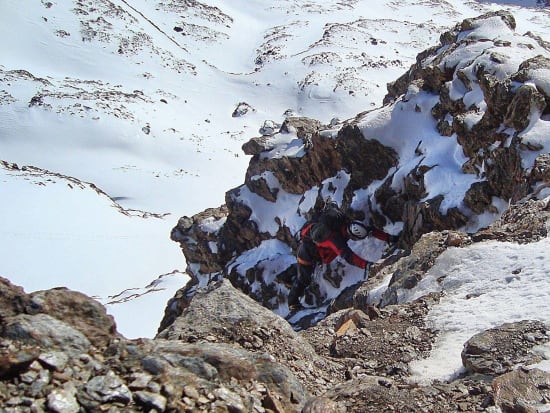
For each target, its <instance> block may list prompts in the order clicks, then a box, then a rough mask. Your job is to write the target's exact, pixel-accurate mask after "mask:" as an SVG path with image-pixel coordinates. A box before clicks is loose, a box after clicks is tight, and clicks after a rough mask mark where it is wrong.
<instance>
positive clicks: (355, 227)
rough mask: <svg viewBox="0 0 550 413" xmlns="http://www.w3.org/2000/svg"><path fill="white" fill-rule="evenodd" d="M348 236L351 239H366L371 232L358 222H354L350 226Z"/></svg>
mask: <svg viewBox="0 0 550 413" xmlns="http://www.w3.org/2000/svg"><path fill="white" fill-rule="evenodd" d="M347 230H348V234H349V236H350V238H351V239H354V240H358V239H365V238H366V237H367V235H368V234H369V231H368V229H367V227H366V226H365V225H363V224H362V223H360V222H358V221H352V222H350V223H349V224H348V228H347Z"/></svg>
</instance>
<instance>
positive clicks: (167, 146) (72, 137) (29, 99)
mask: <svg viewBox="0 0 550 413" xmlns="http://www.w3.org/2000/svg"><path fill="white" fill-rule="evenodd" d="M0 7H1V10H2V17H1V19H2V25H0V36H1V38H2V39H3V40H2V52H3V53H2V56H3V60H2V65H1V66H0V76H1V84H2V88H1V89H2V92H1V94H0V102H1V106H0V108H1V109H0V130H1V133H0V159H2V160H3V161H6V162H8V163H9V164H11V163H16V164H17V165H18V167H19V168H22V167H23V166H24V165H31V166H34V167H37V168H40V169H41V170H46V171H50V172H51V173H54V174H57V175H60V176H64V177H68V180H69V182H72V181H73V180H77V181H79V182H82V183H83V185H84V186H85V189H83V191H80V192H77V191H76V190H73V189H71V188H69V187H68V186H64V189H65V191H63V194H62V195H60V194H59V193H58V192H57V191H51V192H49V191H50V189H48V193H49V195H48V199H50V201H48V202H45V201H42V198H41V197H42V196H43V194H42V191H41V190H42V189H43V188H41V186H42V185H39V186H38V185H37V186H36V187H35V188H34V189H33V190H31V191H30V194H29V198H28V199H29V200H28V201H27V202H25V203H22V202H19V203H12V204H4V205H3V207H2V211H1V212H2V214H3V216H7V217H10V218H9V219H10V221H12V222H16V223H17V224H18V229H17V235H16V237H15V238H14V237H13V233H14V232H13V231H11V235H10V232H8V231H6V230H4V231H3V232H2V236H1V240H2V247H3V248H2V256H1V257H0V258H1V261H2V262H3V263H4V264H3V266H2V267H0V272H1V273H2V275H4V276H6V277H8V278H10V279H11V280H13V281H14V282H16V283H19V284H22V285H23V286H24V287H25V288H27V289H30V290H34V289H36V288H46V287H48V286H56V285H59V284H63V285H75V286H78V287H79V288H81V289H82V290H83V291H85V292H88V293H89V294H91V295H94V296H100V297H101V298H102V300H104V302H109V301H111V300H110V299H109V298H108V297H109V296H115V295H117V294H118V293H120V292H121V290H122V289H134V288H135V289H139V290H140V291H142V290H141V289H143V291H147V289H146V288H145V287H146V286H147V285H149V284H151V282H152V281H153V280H155V278H157V277H160V275H161V274H169V273H172V272H173V271H174V269H182V267H184V263H183V262H182V259H181V256H180V254H179V251H178V250H177V246H176V245H174V243H173V242H171V241H170V240H169V239H168V237H169V233H170V229H171V228H172V227H173V225H174V224H175V223H176V217H177V216H180V215H182V214H187V215H192V214H194V213H196V212H198V211H201V210H203V209H205V208H207V207H211V206H217V205H220V204H221V203H223V202H224V193H225V191H226V190H228V189H229V188H232V187H235V186H237V185H239V184H240V183H241V182H242V176H243V173H244V171H245V169H246V166H247V163H248V159H247V158H246V157H245V156H243V155H242V152H241V149H240V147H241V145H242V144H243V143H244V142H246V141H247V140H248V139H249V138H250V137H252V136H255V135H256V134H257V131H258V129H259V128H260V127H261V126H262V124H263V122H264V120H273V121H274V122H276V123H281V122H282V121H283V120H284V118H285V113H286V114H287V115H288V114H291V115H306V116H311V117H315V118H318V119H322V120H323V122H327V123H328V122H329V121H330V120H331V119H332V118H333V117H338V118H341V119H345V118H350V117H352V116H355V114H356V113H358V112H361V111H364V110H365V109H372V108H374V107H377V106H379V105H381V102H382V99H383V96H384V95H385V93H386V89H385V84H386V83H387V82H390V81H393V80H395V79H396V78H398V77H399V76H400V75H401V74H402V73H403V72H404V71H405V70H406V69H407V68H408V67H409V66H410V65H411V64H412V63H414V61H415V57H416V54H417V53H418V52H419V51H421V50H423V49H425V48H426V47H429V46H430V45H433V44H435V43H436V41H437V38H438V37H439V35H440V33H442V32H443V31H444V30H446V29H447V27H449V26H451V25H452V24H454V23H455V22H457V21H459V20H461V19H462V18H463V17H472V16H475V15H478V14H481V13H482V12H484V11H487V10H494V9H496V8H497V7H498V6H496V5H494V4H479V3H475V2H470V3H467V4H463V3H462V2H461V3H458V2H456V3H455V2H445V3H440V2H438V3H437V4H432V2H423V3H418V2H411V4H409V3H408V2H405V3H403V2H401V3H400V4H396V3H395V2H392V1H380V2H376V3H375V4H373V3H372V2H368V1H358V2H349V3H343V2H339V1H330V2H320V1H319V2H308V3H307V4H306V5H303V4H301V3H298V2H293V1H286V2H279V3H277V5H273V4H272V3H271V2H261V1H255V2H230V3H229V2H222V1H218V2H214V1H213V2H208V3H201V2H197V1H191V2H185V3H184V4H183V5H182V4H176V3H173V2H150V1H138V2H131V3H130V2H124V1H112V2H111V1H101V2H93V3H86V2H81V1H75V2H72V3H54V2H47V1H42V2H34V3H32V4H31V5H29V6H28V7H25V8H24V9H23V8H21V7H20V4H19V2H17V1H15V0H7V1H4V2H3V3H2V6H0ZM426 7H428V8H429V9H428V10H429V12H426ZM509 7H511V8H512V9H514V11H517V13H516V14H515V16H516V20H517V21H518V31H519V32H520V33H523V32H525V31H527V30H531V31H533V32H534V33H535V34H537V35H539V36H543V37H544V35H545V34H546V33H547V32H548V24H549V23H548V21H549V19H548V18H547V17H548V11H547V10H546V9H540V8H539V9H522V8H517V7H515V6H509ZM241 102H246V103H247V104H248V105H250V107H251V108H252V109H250V110H249V111H248V113H246V114H245V115H244V116H235V117H233V116H232V114H233V113H234V110H235V109H236V108H237V106H238V104H239V103H241ZM245 107H246V106H245ZM3 172H4V173H3V180H4V181H5V182H9V184H6V185H2V187H0V190H1V191H2V198H3V199H4V198H5V199H10V198H13V199H14V198H17V197H19V193H22V192H23V191H25V193H26V191H27V190H29V189H30V188H33V187H32V186H31V187H28V181H26V180H25V179H21V177H20V175H19V174H14V173H13V171H11V172H10V169H9V168H8V169H6V168H3ZM48 176H49V175H48V174H46V175H44V177H46V179H47V177H48ZM23 181H25V182H23ZM87 183H93V184H94V185H95V186H96V187H98V188H100V189H101V193H102V194H103V195H100V194H97V192H95V191H94V190H93V188H90V187H89V186H87ZM50 187H51V185H50ZM94 194H97V196H98V197H99V200H98V201H97V203H94V202H91V201H90V200H89V198H88V196H96V195H94ZM79 195H82V196H79ZM60 196H63V197H70V198H72V197H73V196H74V197H76V199H75V200H74V201H71V202H72V203H71V204H68V205H70V206H69V207H67V209H63V208H61V207H60V206H57V205H56V206H55V207H53V206H52V207H49V208H48V210H49V211H57V215H56V216H55V217H53V216H52V215H51V212H50V213H49V214H48V215H44V209H45V206H46V205H50V204H53V205H55V203H54V202H52V201H51V199H57V198H58V197H60ZM105 196H108V197H109V198H111V200H114V201H115V202H116V203H118V205H120V206H121V208H122V209H127V210H139V211H144V212H145V213H146V215H147V216H149V217H150V218H148V219H147V220H145V219H144V218H140V217H139V215H140V214H138V216H135V217H131V218H130V217H128V216H127V215H125V214H124V213H123V211H122V210H120V209H119V208H118V207H117V206H116V205H115V206H113V204H112V203H111V202H110V201H108V200H106V199H104V197H105ZM50 197H51V198H50ZM38 201H39V202H38ZM73 205H74V206H73ZM91 205H95V207H94V209H93V210H89V209H87V207H89V206H91ZM106 210H107V211H108V212H106ZM112 211H120V212H118V213H120V214H121V215H120V217H119V218H118V219H116V220H115V221H123V222H126V223H125V224H118V223H117V224H116V225H108V226H105V227H103V225H104V222H105V221H104V219H103V218H102V216H104V214H108V215H109V214H110V213H111V212H112ZM73 213H74V214H75V216H77V217H81V218H82V219H84V218H87V219H86V220H85V221H84V223H79V224H78V225H76V224H74V223H72V221H73V220H72V219H67V217H69V216H72V215H73ZM165 214H170V215H165ZM42 216H48V220H49V221H50V222H49V224H50V225H51V227H50V226H48V228H47V231H46V234H47V235H46V238H47V242H36V243H35V242H33V243H26V242H23V241H20V240H21V238H23V239H28V238H31V239H32V238H33V237H35V234H37V233H38V234H39V233H40V231H39V230H37V229H36V225H39V226H40V225H42V224H41V222H40V221H39V219H40V217H42ZM29 217H32V219H28V218H29ZM37 218H38V223H37V222H36V221H37ZM109 221H110V220H109ZM136 221H141V222H140V225H137V224H136V226H138V227H141V228H143V233H142V234H141V235H139V236H136V239H142V240H145V241H143V242H145V243H146V245H145V244H143V243H142V242H141V241H140V242H137V241H136V242H133V241H131V240H126V241H125V242H124V243H123V244H118V245H116V246H114V245H113V246H112V249H110V250H109V251H110V253H107V252H106V251H105V250H104V249H103V248H104V247H105V246H106V243H105V242H103V243H93V244H87V245H86V247H85V248H80V247H82V246H83V244H81V243H79V241H78V240H79V239H80V237H82V234H83V231H82V227H83V226H86V227H94V228H96V229H99V228H102V229H101V231H100V232H101V236H102V237H106V238H108V239H113V238H115V239H116V237H118V236H119V235H120V233H121V228H120V225H122V226H123V227H124V228H123V231H124V232H125V231H126V229H125V227H126V226H127V225H128V226H133V225H134V223H135V222H136ZM153 222H154V223H155V224H153ZM150 225H152V226H155V227H156V229H155V235H151V233H149V232H148V231H149V230H148V229H146V228H149V226H150ZM163 232H164V233H165V234H166V235H165V236H162V233H163ZM59 233H61V234H67V235H65V236H63V237H59V236H56V235H55V234H59ZM156 234H159V235H156ZM35 238H36V237H35ZM67 239H76V240H77V241H76V242H75V243H73V244H72V246H74V248H75V253H74V255H76V254H78V256H79V257H80V258H79V259H78V260H77V261H78V263H79V264H78V265H74V266H69V265H67V263H68V262H69V260H68V258H67V256H66V255H65V251H66V248H67ZM130 251H131V252H132V253H133V252H137V251H145V252H143V253H140V254H135V255H129V254H130V253H129V252H130ZM46 257H49V258H51V260H50V261H47V260H46V259H45V258H46ZM54 257H57V258H56V259H53V258H54ZM152 257H157V258H154V259H151V258H152ZM129 261H131V263H132V266H131V267H130V268H128V267H127V265H128V262H129ZM44 262H49V264H48V270H47V273H48V274H52V273H55V274H57V276H56V277H55V278H54V277H53V276H52V277H50V276H49V275H48V276H45V275H44V272H45V271H44V264H43V263H44ZM21 263H25V265H24V266H23V265H22V264H21ZM96 263H101V265H98V264H96ZM134 266H135V268H137V269H139V270H137V269H135V268H134ZM119 269H120V270H119ZM76 280H78V283H77V284H73V282H75V281H76ZM113 280H119V282H114V281H113ZM160 280H166V277H160ZM42 282H44V283H43V284H42ZM178 283H179V281H176V282H175V283H174V284H178ZM160 284H161V285H162V284H163V283H162V282H161V283H160ZM121 285H122V286H124V287H123V288H121ZM161 288H166V289H167V290H168V291H165V292H167V295H168V296H169V295H171V292H173V291H174V290H175V289H176V288H177V287H176V286H175V285H174V286H169V285H167V284H165V286H164V287H161ZM147 297H148V298H150V297H152V295H151V294H148V295H147ZM153 301H154V302H152V303H151V304H150V305H147V307H148V309H149V311H148V312H149V313H150V314H151V316H150V321H149V316H148V317H147V318H148V320H147V322H146V323H144V322H143V320H140V322H137V323H135V325H132V327H128V329H126V328H124V327H123V326H121V331H123V332H124V333H125V334H127V335H129V336H142V335H152V334H154V331H155V329H156V324H157V323H158V320H159V319H160V317H161V312H162V307H163V304H164V301H165V296H163V298H160V299H159V300H153ZM125 305H127V306H128V305H129V304H125ZM136 306H139V304H136ZM109 308H110V310H111V311H113V312H120V314H121V317H123V316H124V317H125V318H131V314H132V309H128V310H126V309H123V308H121V307H120V306H118V307H116V306H110V307H109ZM126 308H128V307H126ZM128 314H130V317H128ZM117 319H118V317H117ZM143 324H147V325H148V332H143V330H141V329H142V328H144V327H142V326H143Z"/></svg>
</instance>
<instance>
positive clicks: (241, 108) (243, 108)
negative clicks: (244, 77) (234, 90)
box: [231, 102, 256, 118]
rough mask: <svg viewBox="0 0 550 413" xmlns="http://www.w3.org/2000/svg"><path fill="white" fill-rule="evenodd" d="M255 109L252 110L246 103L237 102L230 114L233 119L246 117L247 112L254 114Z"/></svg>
mask: <svg viewBox="0 0 550 413" xmlns="http://www.w3.org/2000/svg"><path fill="white" fill-rule="evenodd" d="M255 111H256V109H254V108H253V107H252V106H250V105H249V104H248V103H246V102H239V104H238V105H237V107H236V108H235V110H234V111H233V113H232V114H231V116H232V117H234V118H239V117H241V116H244V115H246V114H247V113H248V112H255Z"/></svg>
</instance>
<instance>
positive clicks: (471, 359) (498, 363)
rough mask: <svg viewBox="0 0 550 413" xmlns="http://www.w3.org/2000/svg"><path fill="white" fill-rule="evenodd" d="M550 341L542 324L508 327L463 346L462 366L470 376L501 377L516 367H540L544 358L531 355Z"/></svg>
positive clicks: (480, 335) (505, 325)
mask: <svg viewBox="0 0 550 413" xmlns="http://www.w3.org/2000/svg"><path fill="white" fill-rule="evenodd" d="M548 341H550V337H549V336H548V335H547V334H546V327H545V325H544V324H543V323H541V322H540V321H520V322H517V323H507V324H503V325H501V326H500V327H497V328H493V329H490V330H487V331H484V332H482V333H479V334H476V335H475V336H473V337H472V338H470V339H469V340H468V341H467V342H466V344H464V350H462V355H461V356H462V364H463V365H464V367H465V368H466V370H467V371H468V372H470V373H482V374H489V375H493V376H498V375H501V374H504V373H507V372H509V371H512V370H513V369H514V368H515V367H516V366H518V365H520V366H521V365H523V366H527V365H529V364H534V363H538V362H539V361H541V360H542V357H541V356H540V355H538V354H536V353H534V352H532V351H531V348H532V347H533V346H535V345H538V344H544V343H547V342H548Z"/></svg>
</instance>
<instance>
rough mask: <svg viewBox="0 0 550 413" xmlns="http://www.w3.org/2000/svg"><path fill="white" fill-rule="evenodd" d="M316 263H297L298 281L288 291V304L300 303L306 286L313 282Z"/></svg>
mask: <svg viewBox="0 0 550 413" xmlns="http://www.w3.org/2000/svg"><path fill="white" fill-rule="evenodd" d="M314 270H315V264H313V265H304V264H299V263H298V264H296V281H295V283H294V286H293V287H292V289H291V290H290V292H289V293H288V305H289V306H291V305H298V304H299V303H300V297H302V296H303V295H304V292H305V290H306V288H307V287H308V286H309V285H310V284H311V281H312V276H313V271H314Z"/></svg>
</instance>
